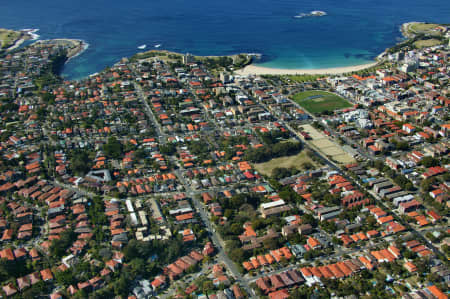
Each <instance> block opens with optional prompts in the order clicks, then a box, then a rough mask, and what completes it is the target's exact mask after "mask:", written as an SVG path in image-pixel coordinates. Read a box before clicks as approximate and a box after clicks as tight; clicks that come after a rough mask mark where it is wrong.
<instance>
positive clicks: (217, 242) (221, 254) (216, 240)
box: [175, 169, 256, 298]
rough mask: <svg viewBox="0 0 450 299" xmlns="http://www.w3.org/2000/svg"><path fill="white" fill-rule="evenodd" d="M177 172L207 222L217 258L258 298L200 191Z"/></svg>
mask: <svg viewBox="0 0 450 299" xmlns="http://www.w3.org/2000/svg"><path fill="white" fill-rule="evenodd" d="M175 174H176V176H177V178H178V180H179V181H180V182H181V183H182V184H183V186H184V188H185V190H186V193H187V195H188V196H189V197H190V198H191V199H192V203H193V204H194V207H195V208H196V209H197V211H198V212H199V214H200V218H201V219H202V221H203V223H204V224H205V226H206V228H207V230H208V231H209V232H210V238H211V241H212V242H213V244H214V247H215V248H216V249H217V259H218V260H219V261H220V262H222V263H224V264H225V266H226V267H227V268H228V269H229V270H230V272H231V274H232V275H233V276H234V278H235V280H236V281H237V282H238V283H239V284H240V285H241V286H242V287H243V288H244V289H245V291H246V292H247V294H249V295H250V296H251V298H256V297H254V291H253V290H252V288H251V287H250V285H249V284H248V281H247V280H246V279H244V277H243V276H242V275H241V273H240V272H239V270H238V268H237V267H236V265H235V264H234V262H233V261H232V260H231V259H230V258H229V257H228V256H227V254H226V253H225V242H224V241H223V239H222V238H221V236H220V235H219V234H218V233H217V232H216V229H215V228H214V224H213V223H212V222H211V221H210V220H209V217H208V213H207V211H206V208H205V206H204V205H203V204H202V203H201V202H200V201H199V200H198V198H197V196H196V194H198V192H195V191H193V190H192V189H191V187H190V185H189V184H188V183H187V181H186V179H185V178H184V177H183V175H182V173H181V171H180V170H179V169H177V170H176V171H175Z"/></svg>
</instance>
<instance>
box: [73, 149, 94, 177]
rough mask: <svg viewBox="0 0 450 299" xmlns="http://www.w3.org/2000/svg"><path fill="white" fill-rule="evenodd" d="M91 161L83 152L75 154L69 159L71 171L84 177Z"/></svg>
mask: <svg viewBox="0 0 450 299" xmlns="http://www.w3.org/2000/svg"><path fill="white" fill-rule="evenodd" d="M90 164H91V160H90V159H89V155H88V154H87V152H85V151H79V152H77V153H75V154H74V155H73V156H72V158H71V159H70V165H71V168H72V171H74V172H75V173H76V174H81V175H84V174H86V173H87V172H88V171H89V170H90V169H91V165H90Z"/></svg>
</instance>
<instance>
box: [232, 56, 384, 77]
mask: <svg viewBox="0 0 450 299" xmlns="http://www.w3.org/2000/svg"><path fill="white" fill-rule="evenodd" d="M380 55H381V54H380ZM380 55H379V56H380ZM377 64H379V62H377V61H374V62H371V63H366V64H359V65H354V66H342V67H333V68H320V69H283V68H270V67H264V66H258V65H255V64H250V65H247V66H246V67H244V68H243V69H240V70H237V71H235V72H234V73H235V74H236V75H241V76H248V75H339V74H344V73H351V72H357V71H361V70H364V69H367V68H371V67H373V66H376V65H377Z"/></svg>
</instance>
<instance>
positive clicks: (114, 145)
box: [103, 137, 123, 159]
mask: <svg viewBox="0 0 450 299" xmlns="http://www.w3.org/2000/svg"><path fill="white" fill-rule="evenodd" d="M103 151H104V153H105V155H106V156H108V157H109V158H114V159H118V158H120V157H121V155H122V153H123V145H122V143H120V142H119V141H118V140H117V138H116V137H110V138H108V142H107V143H106V144H105V145H104V146H103Z"/></svg>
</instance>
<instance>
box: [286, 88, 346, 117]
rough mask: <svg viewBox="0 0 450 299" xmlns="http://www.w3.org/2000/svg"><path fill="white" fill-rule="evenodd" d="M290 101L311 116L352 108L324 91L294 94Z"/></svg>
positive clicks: (339, 98) (336, 96)
mask: <svg viewBox="0 0 450 299" xmlns="http://www.w3.org/2000/svg"><path fill="white" fill-rule="evenodd" d="M292 99H293V100H294V101H295V102H297V103H298V104H299V105H300V106H302V107H303V108H305V109H306V110H308V111H309V112H310V113H313V114H321V113H323V112H324V111H334V110H338V109H343V108H349V107H352V105H351V104H350V103H349V102H348V101H346V100H344V99H343V98H341V97H340V96H338V95H335V94H334V93H330V92H326V91H315V90H311V91H304V92H300V93H297V94H295V95H294V96H293V97H292Z"/></svg>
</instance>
